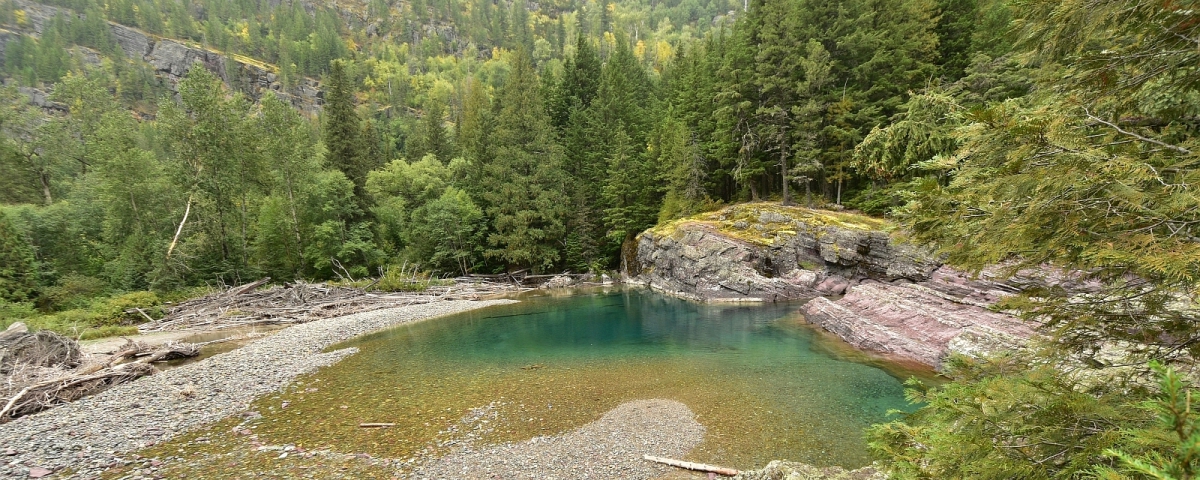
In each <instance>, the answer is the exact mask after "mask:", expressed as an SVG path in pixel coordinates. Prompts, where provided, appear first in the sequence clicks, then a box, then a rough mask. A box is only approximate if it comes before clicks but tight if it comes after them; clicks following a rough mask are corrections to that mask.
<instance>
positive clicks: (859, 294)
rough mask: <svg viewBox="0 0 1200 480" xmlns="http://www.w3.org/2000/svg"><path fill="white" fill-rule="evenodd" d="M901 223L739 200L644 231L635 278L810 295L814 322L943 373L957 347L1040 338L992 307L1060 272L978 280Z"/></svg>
mask: <svg viewBox="0 0 1200 480" xmlns="http://www.w3.org/2000/svg"><path fill="white" fill-rule="evenodd" d="M893 228H894V227H892V226H891V225H890V224H888V223H887V222H885V221H883V220H879V219H874V218H870V217H865V216H861V215H854V214H849V213H843V212H831V211H820V210H811V209H806V208H799V207H783V206H780V205H778V204H768V203H752V204H741V205H734V206H731V207H728V208H725V209H723V210H720V211H717V212H711V213H706V214H702V215H698V216H695V217H691V218H687V219H682V220H678V221H675V222H672V223H669V224H666V225H661V226H659V227H656V228H654V229H651V230H647V231H646V232H644V233H643V234H642V235H641V236H640V237H639V238H638V250H637V257H636V261H635V262H632V263H633V264H634V265H635V267H634V268H635V270H636V271H635V272H634V273H635V274H636V276H635V278H634V282H636V283H641V284H643V285H646V286H648V287H650V288H652V289H655V290H659V291H663V292H665V293H670V294H673V295H677V296H681V297H685V298H690V299H693V300H698V301H784V300H797V299H810V300H809V302H808V303H807V304H805V306H804V308H803V311H804V313H805V316H806V317H807V319H808V320H809V321H810V322H812V323H814V324H816V325H818V326H820V327H822V328H824V329H825V330H827V331H829V332H832V333H834V334H836V335H838V336H839V337H841V338H842V339H844V340H846V341H847V342H849V343H850V344H852V345H854V346H855V347H857V348H860V349H863V350H868V351H872V352H876V353H880V354H884V355H886V356H889V357H893V358H896V359H900V360H906V361H915V362H919V363H921V364H924V365H929V366H932V367H939V368H940V367H941V364H942V362H943V361H944V360H945V358H946V356H947V355H948V354H949V353H950V352H957V353H962V354H967V355H979V354H983V353H987V352H992V351H995V350H997V349H1007V348H1013V347H1016V346H1018V345H1021V344H1023V343H1024V341H1025V340H1026V339H1028V338H1029V337H1031V336H1032V335H1033V330H1032V329H1031V328H1030V327H1029V326H1028V325H1026V324H1025V323H1024V322H1023V321H1021V320H1020V319H1017V318H1015V317H1012V316H1010V315H1006V314H1003V313H998V312H994V311H991V310H989V309H988V308H987V307H988V306H990V305H992V304H993V303H995V302H996V301H998V300H1000V299H1001V298H1003V297H1005V296H1008V295H1012V294H1013V293H1016V292H1018V291H1020V289H1021V288H1022V287H1023V286H1024V285H1028V284H1035V283H1040V284H1046V283H1054V282H1055V281H1057V280H1056V279H1054V278H1045V276H1043V275H1040V274H1038V272H1033V273H1032V274H1025V272H1023V276H1019V277H1016V278H1011V279H1005V280H999V279H998V278H999V276H998V275H996V274H995V273H994V272H990V271H985V272H984V273H983V274H982V275H981V276H980V277H979V278H973V277H972V276H971V275H968V274H966V273H964V272H961V271H958V270H955V269H953V268H951V267H949V266H946V265H943V264H942V262H941V260H940V259H939V258H938V256H937V255H935V254H934V253H933V252H930V251H928V250H926V249H924V248H921V247H918V246H915V245H911V244H906V243H903V242H901V241H897V240H895V239H894V238H893V236H892V235H891V233H890V231H891V230H893ZM839 296H840V298H838V297H839Z"/></svg>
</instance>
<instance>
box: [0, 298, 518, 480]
mask: <svg viewBox="0 0 1200 480" xmlns="http://www.w3.org/2000/svg"><path fill="white" fill-rule="evenodd" d="M505 303H514V301H512V300H489V301H465V300H460V301H443V302H434V303H427V304H422V305H410V306H406V307H400V308H393V309H386V310H376V311H372V312H364V313H359V314H354V315H349V316H345V317H337V318H329V319H323V320H318V321H315V322H310V323H305V324H301V325H296V326H294V327H290V328H287V329H284V330H281V331H280V332H279V333H276V334H274V335H271V336H269V337H266V338H264V339H262V340H258V341H256V342H254V343H251V344H249V345H247V346H245V347H242V348H239V349H237V350H234V351H231V352H227V353H223V354H220V355H215V356H212V357H209V358H206V359H204V360H201V361H199V362H196V363H192V364H189V365H184V366H182V367H178V368H173V369H171V370H168V371H166V372H163V373H159V374H156V375H151V376H148V377H143V378H140V379H138V380H136V381H134V382H131V383H127V384H124V385H119V386H117V387H114V388H112V389H109V390H107V391H105V392H102V393H100V394H98V395H95V396H91V397H87V398H84V399H81V400H78V401H76V402H72V403H70V404H67V405H63V406H60V407H56V408H53V409H50V410H47V411H45V412H41V413H39V414H35V415H30V416H27V417H21V418H18V419H16V420H14V421H12V422H9V423H6V424H3V425H0V478H28V477H30V476H34V477H37V476H40V475H43V474H44V473H45V471H46V470H50V471H54V472H57V471H59V470H62V469H72V470H74V474H73V475H71V478H95V477H98V476H99V474H100V472H101V471H103V470H104V469H106V468H108V467H110V466H117V465H122V464H124V463H125V462H126V461H127V460H126V459H124V458H123V457H124V456H125V454H128V453H130V452H132V451H134V450H138V449H141V448H145V447H147V446H150V445H153V444H156V443H161V442H163V441H165V440H167V439H170V438H172V437H175V436H177V435H180V434H182V433H184V432H186V431H188V430H192V429H195V428H198V427H201V426H203V425H205V424H209V423H212V422H216V421H218V420H221V419H223V418H226V417H229V416H231V415H234V414H236V413H239V412H242V411H244V410H246V408H247V407H248V406H249V404H250V402H251V401H253V400H254V399H256V398H258V397H260V396H262V395H265V394H267V393H270V392H273V391H276V390H279V389H281V388H283V387H284V386H285V385H287V384H288V383H289V382H290V381H291V380H292V379H293V378H295V377H296V376H298V375H301V374H304V373H309V372H312V371H314V370H316V369H317V368H319V367H323V366H327V365H331V364H333V363H336V362H337V361H339V360H341V359H343V358H345V357H347V356H349V355H351V354H353V353H355V352H357V351H358V350H357V349H356V348H346V349H341V350H335V351H332V352H324V353H323V352H321V350H323V349H325V348H326V347H328V346H330V345H333V344H335V343H338V342H341V341H343V340H347V339H350V338H352V337H355V336H358V335H361V334H364V333H368V332H372V331H375V330H379V329H381V328H385V327H389V326H392V325H396V324H400V323H405V322H410V321H415V320H422V319H426V318H431V317H437V316H442V315H448V314H452V313H458V312H463V311H466V310H471V309H475V308H481V307H486V306H490V305H499V304H505ZM31 473H32V475H31Z"/></svg>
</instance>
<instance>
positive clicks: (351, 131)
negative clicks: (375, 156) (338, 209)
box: [321, 61, 370, 199]
mask: <svg viewBox="0 0 1200 480" xmlns="http://www.w3.org/2000/svg"><path fill="white" fill-rule="evenodd" d="M326 85H327V86H326V93H325V110H324V113H323V115H322V116H323V117H324V118H323V120H324V122H323V123H324V124H323V127H324V128H323V129H322V131H321V134H322V135H321V139H322V141H323V143H324V144H325V150H326V152H327V153H326V160H327V161H328V162H329V165H330V166H332V167H334V168H336V169H338V170H340V171H341V172H342V173H344V174H345V175H346V178H348V179H350V181H351V182H354V195H355V197H356V198H359V199H364V198H366V195H365V192H364V191H363V187H364V186H365V185H366V182H367V172H368V171H370V169H369V168H368V167H367V165H366V161H365V160H366V155H367V152H365V151H364V150H365V149H364V142H363V139H362V138H361V135H360V134H361V129H362V120H361V119H360V118H359V116H358V112H356V111H355V107H354V86H353V85H351V84H350V78H349V77H348V76H347V73H346V65H345V63H344V62H342V61H335V62H333V63H331V64H330V66H329V77H328V80H327V82H326Z"/></svg>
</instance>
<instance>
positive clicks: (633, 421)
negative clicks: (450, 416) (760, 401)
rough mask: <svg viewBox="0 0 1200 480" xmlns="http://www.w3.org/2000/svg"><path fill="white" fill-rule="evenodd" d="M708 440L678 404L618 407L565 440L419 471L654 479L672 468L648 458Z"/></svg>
mask: <svg viewBox="0 0 1200 480" xmlns="http://www.w3.org/2000/svg"><path fill="white" fill-rule="evenodd" d="M703 438H704V426H703V425H700V423H699V422H697V421H696V416H695V414H693V413H692V411H691V410H689V409H688V407H687V406H686V405H684V404H682V403H679V402H676V401H674V400H658V399H656V400H637V401H633V402H627V403H623V404H621V405H618V406H617V408H614V409H612V410H610V411H608V413H605V414H604V416H603V417H601V418H600V419H599V420H596V421H595V422H592V423H589V424H587V425H584V426H583V427H580V428H578V429H576V430H573V431H571V432H567V433H564V434H560V435H554V436H546V437H537V438H533V439H531V440H528V441H525V442H520V443H506V444H503V445H499V446H492V447H486V448H483V449H479V450H461V451H458V452H455V453H452V454H450V455H447V456H445V457H442V458H441V459H438V460H437V461H436V462H433V463H432V464H430V465H428V466H425V467H424V468H421V469H418V470H416V471H415V472H413V473H412V474H411V475H410V477H412V478H421V479H494V478H502V479H517V478H537V479H545V480H553V479H581V478H621V479H651V478H658V477H661V476H662V475H663V474H665V473H667V472H668V471H669V470H670V469H671V468H672V467H667V466H663V465H659V464H656V463H651V462H648V461H646V460H643V459H642V455H657V456H661V457H670V458H683V456H684V455H685V454H687V452H688V451H689V450H691V449H692V447H695V446H696V445H697V444H699V443H700V441H701V440H702V439H703Z"/></svg>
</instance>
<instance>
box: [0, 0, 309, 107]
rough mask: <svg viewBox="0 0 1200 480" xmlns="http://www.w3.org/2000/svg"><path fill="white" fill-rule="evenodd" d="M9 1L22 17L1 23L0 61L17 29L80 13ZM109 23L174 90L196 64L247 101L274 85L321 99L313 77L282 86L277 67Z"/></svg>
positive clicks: (34, 31)
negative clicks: (19, 20) (17, 22)
mask: <svg viewBox="0 0 1200 480" xmlns="http://www.w3.org/2000/svg"><path fill="white" fill-rule="evenodd" d="M14 4H15V6H16V8H18V9H20V10H22V11H23V12H24V19H25V20H24V22H25V23H24V24H23V25H13V26H10V27H11V28H12V29H10V30H2V29H0V62H2V61H3V58H4V50H5V46H6V45H7V43H8V42H9V41H11V40H12V39H14V38H15V37H16V35H20V34H22V33H24V34H31V35H35V36H40V35H41V33H42V29H43V28H45V26H46V25H48V24H49V22H50V21H51V20H53V18H54V17H55V16H56V15H59V14H63V15H70V16H76V15H79V14H77V13H75V12H72V11H70V10H67V9H62V8H59V7H53V6H49V5H43V4H40V3H36V2H30V1H27V0H14ZM108 26H109V30H110V32H111V33H112V38H113V40H114V41H115V42H116V43H117V45H118V46H120V47H121V51H123V52H125V55H126V56H128V57H129V58H132V59H135V60H141V61H145V62H147V63H149V64H150V65H151V66H152V67H154V69H155V71H156V73H157V74H158V75H159V76H160V77H161V78H162V79H163V81H164V82H165V84H166V85H167V87H168V88H170V89H171V90H172V91H175V92H178V89H177V84H178V83H179V80H180V79H182V78H183V76H184V75H186V74H187V72H188V71H190V70H191V69H192V68H195V67H196V66H201V67H203V68H205V69H207V70H209V71H210V72H212V73H213V74H215V75H217V77H219V78H220V79H221V80H223V81H224V82H225V83H226V84H227V85H229V86H230V88H233V89H235V90H238V91H240V92H242V93H243V94H245V95H246V96H247V97H248V98H249V99H250V100H252V101H257V100H258V99H260V98H262V96H263V95H264V94H266V92H267V91H274V92H275V95H276V96H278V97H280V98H281V99H283V100H284V101H287V102H289V103H291V104H292V106H293V107H295V108H297V109H299V110H302V111H305V112H308V113H315V112H317V111H318V110H319V109H320V107H321V105H323V104H324V102H325V100H324V94H323V92H322V91H321V88H320V84H319V83H318V82H317V81H316V80H313V79H309V78H304V79H301V80H300V81H299V82H298V84H297V85H295V86H293V87H290V88H287V87H285V85H283V83H282V82H280V81H279V78H278V76H277V75H276V74H275V70H276V69H275V68H274V67H273V66H271V65H269V64H266V63H263V62H259V61H256V60H253V59H250V58H246V57H242V56H240V55H232V54H225V53H221V52H217V51H215V50H210V49H206V48H203V47H199V46H194V45H187V44H185V43H182V42H180V41H177V40H171V39H165V38H158V37H155V36H153V35H150V34H148V33H146V32H143V31H141V30H138V29H136V28H131V27H127V26H124V25H120V24H117V23H112V22H109V24H108Z"/></svg>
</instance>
